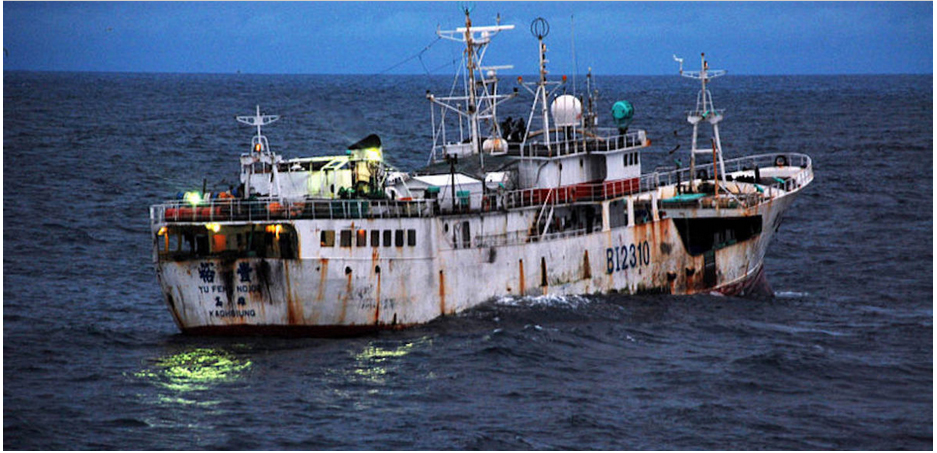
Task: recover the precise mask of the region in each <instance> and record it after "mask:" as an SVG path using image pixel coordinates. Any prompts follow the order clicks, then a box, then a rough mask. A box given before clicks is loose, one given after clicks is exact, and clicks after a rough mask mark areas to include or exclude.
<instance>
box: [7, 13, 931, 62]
mask: <svg viewBox="0 0 937 453" xmlns="http://www.w3.org/2000/svg"><path fill="white" fill-rule="evenodd" d="M461 5H462V3H456V2H412V3H411V2H388V3H380V2H351V3H348V2H295V3H294V2H289V3H280V2H197V3H196V2H10V1H4V2H3V49H4V57H3V69H4V70H32V71H104V72H168V73H235V72H238V71H240V72H242V73H256V74H380V73H386V74H425V73H430V74H439V75H449V74H452V72H453V62H454V61H457V60H458V59H459V57H460V55H461V51H462V48H461V47H459V45H458V44H457V43H453V42H449V41H445V40H438V39H437V37H436V33H435V32H436V29H437V27H441V28H442V29H444V30H447V29H454V28H455V27H459V26H463V25H464V21H465V16H464V13H463V12H462V9H461ZM470 6H471V7H472V11H471V16H472V23H473V24H474V25H475V26H479V25H493V24H494V23H495V18H496V16H497V15H500V17H501V23H502V24H514V25H515V26H516V28H515V29H514V30H511V31H506V32H503V33H501V34H500V35H499V36H498V37H497V38H496V39H495V41H494V42H493V44H492V45H491V46H490V49H489V52H488V55H487V59H486V60H485V63H486V64H491V65H495V64H513V65H514V69H513V70H511V71H502V73H507V74H534V73H536V71H537V69H536V68H537V41H536V38H534V37H533V36H532V35H531V33H530V23H531V21H532V20H534V19H536V18H537V17H543V18H545V19H546V20H547V21H548V22H549V24H550V33H549V35H547V37H546V38H545V42H546V44H547V46H548V48H549V52H548V54H547V58H548V59H549V60H550V63H549V64H548V69H550V70H551V73H553V74H556V73H571V72H572V71H574V70H575V71H577V72H578V73H580V74H581V73H584V72H585V70H586V69H587V68H590V67H591V68H592V69H593V71H594V72H595V73H597V74H605V75H618V74H622V75H661V74H673V73H674V71H675V70H676V67H677V66H676V63H675V62H674V60H673V55H674V54H676V55H678V56H680V57H683V58H684V59H685V60H686V62H687V63H686V68H687V69H698V65H699V58H698V57H699V54H700V53H701V52H705V53H706V54H707V59H709V60H710V61H711V65H712V67H713V68H722V69H727V70H729V71H730V72H732V73H734V74H747V75H775V74H796V75H800V74H900V73H915V74H932V73H933V55H934V51H933V42H934V39H933V36H934V32H933V23H934V17H933V16H934V13H933V3H931V2H882V3H879V2H848V3H839V2H819V3H813V2H806V3H803V2H778V3H774V2H753V3H736V2H714V3H710V2H661V3H657V2H650V3H644V2H638V3H632V2H597V3H592V2H475V3H474V4H470ZM574 44H575V45H574Z"/></svg>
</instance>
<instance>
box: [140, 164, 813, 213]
mask: <svg viewBox="0 0 937 453" xmlns="http://www.w3.org/2000/svg"><path fill="white" fill-rule="evenodd" d="M781 156H783V157H784V159H785V160H786V163H787V165H786V166H785V167H784V168H791V167H799V168H800V170H799V171H797V172H795V173H793V174H792V175H790V176H789V177H787V178H785V179H780V178H778V179H777V180H776V181H775V182H774V183H773V184H765V185H764V186H765V188H764V189H763V190H764V192H765V195H766V196H769V197H770V196H775V195H776V194H778V193H780V192H779V191H784V192H790V191H792V190H797V189H799V188H800V187H803V186H804V185H806V184H808V183H809V182H810V181H811V180H812V179H813V164H812V161H811V159H810V157H809V156H807V155H804V154H797V153H788V154H762V155H757V156H746V157H740V158H736V159H729V160H726V161H725V168H726V172H727V173H734V172H741V171H746V172H747V171H754V169H755V168H756V167H758V168H762V169H764V168H769V167H777V165H776V160H777V159H778V158H779V157H781ZM710 165H711V164H710ZM704 169H706V164H702V165H699V166H697V170H704ZM706 171H707V172H708V170H706ZM708 178H709V176H708V173H707V176H706V178H702V179H708ZM693 179H700V178H698V177H697V178H693ZM690 180H691V178H690V170H689V169H688V168H682V169H678V170H672V171H666V172H653V173H648V174H645V175H642V176H641V177H640V178H632V179H625V180H619V181H609V182H603V183H595V184H577V185H573V186H566V187H560V188H538V189H521V190H514V191H508V192H494V193H486V194H473V196H472V197H471V198H470V200H469V202H468V203H465V204H460V203H458V202H457V203H456V206H455V207H452V203H451V202H450V201H449V200H446V201H443V200H436V199H424V200H413V201H392V200H321V199H305V200H301V201H287V200H280V199H267V200H232V199H227V200H211V201H208V202H203V203H199V204H196V205H192V204H190V203H188V202H186V201H183V200H175V201H171V202H167V203H163V204H158V205H154V206H152V207H151V209H150V218H151V219H152V220H153V221H154V222H156V223H164V222H224V221H248V222H260V221H277V220H293V219H364V218H368V219H371V218H405V217H433V216H438V215H444V214H446V215H447V214H466V213H477V212H489V211H497V210H504V209H518V208H526V207H531V206H537V207H542V206H544V205H547V206H549V205H562V204H569V203H577V202H597V201H604V200H608V199H612V198H617V197H620V196H622V195H630V194H635V193H641V192H647V191H650V190H654V189H657V188H658V187H660V186H663V185H672V184H677V183H678V182H684V183H685V182H688V181H690ZM756 184H760V183H757V182H756ZM749 201H751V200H749ZM446 205H449V206H446Z"/></svg>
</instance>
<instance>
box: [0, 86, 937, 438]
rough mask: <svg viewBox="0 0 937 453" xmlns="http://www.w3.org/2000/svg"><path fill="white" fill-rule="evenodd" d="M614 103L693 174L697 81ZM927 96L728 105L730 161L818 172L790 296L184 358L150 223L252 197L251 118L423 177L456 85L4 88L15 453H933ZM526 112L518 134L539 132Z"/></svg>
mask: <svg viewBox="0 0 937 453" xmlns="http://www.w3.org/2000/svg"><path fill="white" fill-rule="evenodd" d="M582 79H583V78H581V77H580V79H579V81H580V82H581V81H582ZM597 82H598V87H599V89H600V93H601V96H602V98H601V99H600V102H599V112H600V114H601V115H602V116H601V119H602V120H603V123H606V122H607V121H608V119H609V115H608V114H607V113H606V112H608V111H609V108H610V106H611V104H612V103H613V102H614V101H616V100H619V99H627V100H629V101H631V102H632V103H633V104H634V105H635V108H636V111H637V113H636V120H635V123H634V125H633V126H632V128H643V129H646V130H647V131H648V134H649V136H650V137H651V139H652V140H653V142H654V146H652V148H650V149H649V150H647V151H646V152H645V153H644V154H643V161H644V168H645V171H650V170H653V169H654V167H655V166H657V165H670V164H672V162H673V159H674V158H681V159H682V160H683V161H684V162H686V159H687V158H686V153H685V152H684V150H686V149H687V148H688V147H689V138H690V128H689V126H688V125H687V123H686V120H685V116H684V111H686V110H688V109H690V108H691V107H693V104H694V102H695V96H696V92H697V90H698V87H697V85H695V84H694V83H693V81H690V80H686V79H681V78H680V77H678V76H673V77H663V76H661V77H625V76H621V77H601V76H600V77H597ZM932 83H933V78H932V77H931V76H930V75H924V76H775V77H746V76H734V75H728V76H726V77H723V78H719V79H716V80H715V82H714V83H713V84H712V90H713V94H714V98H715V102H716V106H717V107H719V108H725V109H727V112H726V116H725V120H724V121H723V123H722V124H721V126H722V127H721V132H722V138H723V144H724V148H725V152H726V157H728V158H731V157H738V156H742V155H746V154H755V153H766V152H767V153H773V152H781V151H784V152H798V153H807V154H809V155H810V156H812V158H813V161H814V168H815V172H816V180H815V181H814V183H813V184H812V185H810V186H809V187H808V188H807V189H806V190H805V191H804V192H803V193H802V195H801V197H800V198H799V199H797V201H796V202H795V203H794V206H793V209H792V210H791V211H790V212H788V213H787V215H786V216H785V220H784V223H783V224H782V226H781V229H780V232H779V234H778V236H777V237H776V240H775V242H774V243H773V244H772V245H771V248H770V249H769V251H768V255H767V258H766V261H765V265H766V270H767V276H768V280H769V282H770V283H771V285H772V286H773V288H774V291H775V294H776V295H775V297H774V298H770V299H763V300H751V299H741V298H734V297H717V296H710V295H700V296H691V297H669V296H641V297H630V296H621V295H608V296H589V297H570V298H551V297H543V298H524V299H504V300H499V301H492V302H490V303H487V304H485V305H483V306H481V307H479V308H477V309H473V310H470V311H468V312H465V313H462V314H459V315H457V316H451V317H447V318H444V319H439V320H437V321H435V322H432V323H430V324H428V325H425V326H421V327H417V328H414V329H411V330H407V331H401V332H385V333H380V334H375V335H370V336H364V337H358V338H350V339H283V338H254V337H248V338H212V337H187V336H182V335H181V334H179V333H178V330H177V328H176V326H175V325H174V324H173V321H172V317H171V315H170V313H169V311H168V310H167V308H166V307H165V306H164V302H163V300H162V298H161V296H160V292H159V288H158V285H157V281H156V276H155V271H154V268H153V264H152V261H151V259H152V258H151V240H150V238H149V219H148V208H149V206H150V205H151V204H154V203H158V202H160V201H163V200H165V199H168V198H171V197H172V196H173V194H174V193H176V192H177V191H182V190H191V189H200V188H201V185H202V180H203V178H207V182H208V185H209V189H210V190H211V189H212V188H220V189H227V187H228V185H229V184H234V183H235V181H236V180H237V171H238V162H237V157H238V155H239V154H240V153H241V152H246V151H247V150H248V147H249V146H250V137H251V135H252V133H253V131H252V130H251V128H249V127H246V126H242V125H240V124H238V123H236V122H235V121H234V116H235V115H249V114H252V113H253V112H254V108H255V105H257V104H260V105H261V108H262V109H263V110H264V111H265V112H267V113H276V114H280V115H283V119H282V120H281V121H279V122H278V123H276V124H274V125H272V126H270V127H268V128H267V129H266V132H267V136H268V138H269V139H270V143H271V146H272V148H273V150H274V151H277V152H282V153H283V154H284V155H285V156H286V157H297V156H306V155H323V154H334V153H338V152H342V151H343V150H344V149H345V147H346V146H347V145H348V144H350V143H352V142H354V141H357V140H358V139H360V138H362V137H364V136H365V135H367V134H369V133H371V132H375V133H378V134H379V135H380V136H381V137H382V139H383V141H384V150H385V156H387V157H388V158H389V160H390V161H391V162H392V163H394V164H395V165H396V166H397V167H399V168H401V169H403V170H412V169H415V168H418V167H420V166H422V165H423V164H424V163H425V162H426V160H427V158H428V156H429V152H430V143H431V137H430V133H431V131H430V125H429V122H430V115H429V113H430V112H429V104H428V102H427V101H426V99H425V91H426V90H427V89H430V90H433V91H434V92H435V93H440V94H447V93H448V90H449V87H450V85H451V79H449V78H448V77H446V78H443V77H434V78H430V77H427V76H388V77H367V76H257V75H171V74H97V73H24V72H5V73H4V76H3V447H4V448H5V449H15V450H20V449H41V450H46V449H51V450H59V449H66V450H71V449H124V450H150V449H187V450H188V449H248V450H252V449H287V450H290V449H313V450H315V449H495V450H497V449H519V450H526V449H626V450H631V449H639V450H640V449H664V450H669V449H756V450H759V449H796V450H800V449H807V450H814V449H821V450H822V449H863V450H864V449H872V450H877V449H925V450H927V449H931V448H932V447H933V378H932V376H933V254H932V250H933V187H934V182H933V181H934V179H933V156H934V144H933V130H932V124H933V114H934V112H933V105H934V103H933V91H932ZM505 85H506V86H508V89H510V88H511V87H513V86H514V82H513V78H511V77H508V78H507V81H506V82H505ZM522 92H523V90H522ZM522 99H523V100H521V101H519V102H518V103H517V105H515V106H514V107H513V110H512V108H505V109H502V110H501V114H502V117H504V116H507V115H510V114H514V115H515V117H516V116H518V115H519V114H520V113H524V114H525V116H526V111H527V109H529V105H528V104H527V98H523V97H522ZM606 124H607V123H606ZM677 144H682V147H681V150H680V151H678V152H677V153H675V154H673V155H669V154H668V151H669V150H670V149H672V148H673V147H675V146H676V145H677ZM480 284H483V282H480Z"/></svg>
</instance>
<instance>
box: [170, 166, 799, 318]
mask: <svg viewBox="0 0 937 453" xmlns="http://www.w3.org/2000/svg"><path fill="white" fill-rule="evenodd" d="M773 157H774V156H764V159H762V160H769V159H770V158H773ZM790 157H791V159H792V160H793V159H798V161H799V162H800V165H798V166H789V167H785V169H782V170H781V171H780V172H779V171H778V169H777V168H770V167H766V168H763V169H762V170H761V173H762V174H764V173H769V172H771V171H774V172H775V173H774V174H776V175H781V176H784V179H783V180H784V181H785V183H784V184H777V185H776V186H775V187H769V188H768V189H767V193H766V194H758V193H757V192H756V191H755V190H754V188H755V186H756V184H750V183H736V184H735V186H734V187H731V188H729V190H736V191H738V192H739V193H743V192H745V191H748V192H749V193H750V195H751V196H752V197H755V198H757V200H758V201H757V202H756V203H754V204H752V205H750V206H744V205H727V206H724V207H720V206H716V205H713V206H710V205H707V203H708V202H713V201H714V199H709V201H707V197H695V199H690V200H686V199H681V198H679V196H677V195H676V192H677V191H678V189H677V187H678V185H674V184H671V185H662V186H660V187H657V188H655V189H654V190H650V191H643V192H636V193H633V194H628V195H622V196H618V197H610V198H608V199H606V200H601V201H586V202H581V201H574V200H567V203H557V205H556V206H555V209H557V210H558V211H559V210H560V209H564V208H565V209H567V210H569V211H573V212H575V210H579V211H580V212H583V210H588V209H591V210H593V211H594V212H595V213H596V215H595V217H594V219H593V222H592V225H589V226H588V230H587V229H583V228H577V227H578V226H581V225H579V224H573V225H569V228H568V229H565V230H563V231H557V232H555V233H553V234H550V235H539V234H537V232H536V231H535V229H531V228H529V225H530V224H531V223H533V222H534V220H535V219H536V218H537V216H538V213H539V211H540V209H541V208H540V207H539V206H537V205H534V206H529V207H527V208H515V209H510V210H504V209H492V210H490V211H488V212H465V213H458V212H453V213H449V214H440V215H436V214H435V213H434V212H433V207H432V204H421V203H416V202H412V203H408V204H406V205H404V206H406V208H405V209H406V210H407V211H408V212H409V216H399V217H395V218H387V217H385V216H383V215H381V214H380V213H381V212H382V211H381V210H382V209H390V208H394V209H396V210H398V211H399V210H400V209H401V203H396V204H394V203H390V202H387V204H386V205H384V206H382V205H380V204H377V205H375V204H372V205H371V206H370V209H367V210H366V209H361V210H354V209H347V207H348V206H349V205H350V206H355V202H336V201H331V202H329V203H330V205H331V206H332V207H333V210H332V212H330V213H329V217H331V218H303V217H308V216H309V212H315V208H314V207H310V206H309V204H308V203H306V204H304V206H303V210H304V211H299V210H298V209H292V210H288V209H284V210H283V211H282V212H281V213H279V214H276V213H271V212H270V211H263V212H262V213H261V214H260V215H259V217H260V218H252V219H251V220H250V221H232V220H224V219H225V218H226V217H231V215H229V214H227V213H226V210H224V209H221V206H223V204H222V203H219V206H218V208H214V209H210V210H208V211H207V215H209V216H212V217H213V218H211V219H205V218H200V217H198V216H199V215H200V214H205V212H204V211H203V212H201V213H199V212H198V211H193V212H191V213H190V212H180V211H176V212H172V211H171V208H169V209H164V210H163V211H162V212H160V213H155V214H154V218H156V219H161V220H160V221H157V222H154V224H153V228H154V232H158V231H159V230H160V229H163V230H162V231H163V234H162V235H154V237H155V238H157V239H156V241H165V242H166V244H165V245H166V247H162V246H163V245H164V244H159V243H156V244H154V255H155V261H156V267H157V274H158V280H159V283H160V287H161V289H162V292H163V295H164V298H165V301H166V303H167V306H168V308H169V310H170V311H171V313H172V315H173V318H174V320H175V322H176V324H177V325H178V327H179V329H180V330H181V331H183V332H186V333H195V334H236V335H237V334H301V335H322V336H333V335H353V334H358V333H363V332H368V331H374V330H380V329H399V328H403V327H407V326H412V325H416V324H422V323H426V322H429V321H431V320H433V319H435V318H438V317H440V316H445V315H451V314H455V313H459V312H461V311H464V310H466V309H470V308H472V307H474V306H477V305H479V304H482V303H485V302H486V301H491V300H493V299H497V298H501V297H504V296H517V297H524V296H541V295H554V296H564V295H582V294H606V293H620V294H642V293H660V294H694V293H710V292H719V293H723V294H726V295H739V294H741V295H746V294H751V293H756V292H758V290H759V289H763V288H764V287H765V282H764V267H763V262H764V257H765V251H766V250H767V247H768V244H769V243H770V242H771V240H772V237H773V235H774V234H775V231H776V230H777V228H778V226H779V224H780V221H781V217H782V215H783V213H784V212H785V211H786V210H787V209H788V208H789V206H790V205H791V203H792V202H793V200H794V199H795V198H796V196H797V195H798V193H799V191H800V190H801V189H802V188H803V186H806V185H807V184H809V182H810V181H811V180H812V177H813V176H812V167H811V165H810V161H809V158H808V157H806V156H801V155H794V156H790ZM756 160H757V156H756V158H755V159H754V160H751V161H752V162H756ZM753 173H754V172H751V171H740V172H737V173H736V174H735V176H737V177H739V178H738V179H744V175H745V174H753ZM775 178H777V176H775ZM778 179H779V180H780V179H781V178H778ZM684 184H686V183H684ZM668 197H669V198H668ZM752 197H750V198H752ZM670 200H677V201H678V202H668V201H670ZM645 201H649V202H650V206H651V208H652V209H651V210H650V212H648V213H646V215H647V218H646V219H643V218H636V216H635V215H634V212H635V206H636V205H639V204H641V203H642V202H645ZM336 203H344V204H345V205H346V206H345V208H346V209H345V211H344V212H343V213H342V214H339V215H336V213H335V212H334V206H335V205H336ZM358 205H359V206H360V203H358ZM495 207H497V206H495ZM235 209H236V208H235ZM421 209H422V211H421ZM318 211H320V212H321V211H322V210H321V209H319V210H318ZM616 211H620V212H621V213H622V215H621V216H620V217H619V218H618V219H616V217H615V212H616ZM255 212H256V210H255ZM167 213H168V214H169V215H168V216H167ZM628 214H632V215H630V216H629V215H628ZM180 215H181V216H182V217H179V216H180ZM187 215H191V216H192V218H191V219H190V218H186V217H185V216H187ZM173 216H175V217H173ZM336 217H337V218H336ZM581 217H585V216H581ZM206 221H210V222H213V224H217V225H218V227H217V228H218V229H219V231H221V232H225V231H227V232H230V233H229V234H228V235H226V236H224V237H225V240H226V241H227V243H228V244H229V245H231V246H233V245H234V244H236V243H238V242H243V241H244V239H242V238H240V237H238V236H247V234H246V233H245V234H243V235H242V234H239V233H237V231H238V228H249V229H250V230H251V231H253V232H254V237H258V238H259V237H260V236H264V240H263V242H262V243H263V244H264V246H265V248H257V253H256V255H257V256H244V255H245V253H244V252H243V249H242V250H241V251H240V252H236V253H230V254H227V255H226V254H225V253H224V252H221V253H211V251H212V250H213V246H214V243H216V242H219V241H218V240H217V239H214V238H213V239H211V240H210V241H203V242H210V243H211V244H212V246H210V247H209V248H208V250H209V252H208V254H209V256H205V257H193V256H188V257H183V259H178V258H179V257H178V256H177V259H175V260H174V259H167V257H168V256H169V255H171V254H173V253H175V252H173V251H172V247H171V245H170V244H169V238H170V237H171V236H172V235H173V234H178V235H179V236H180V239H179V244H181V243H182V242H183V239H182V236H184V235H186V234H188V233H186V232H187V231H194V232H205V231H207V230H206V229H205V225H206ZM582 223H585V222H582ZM615 223H621V225H617V226H615V225H614V224H615ZM518 227H520V228H518ZM258 232H262V233H261V234H260V235H258ZM207 234H209V235H210V232H208V233H207ZM214 236H215V237H218V236H221V235H220V234H216V235H214ZM194 242H195V243H196V244H197V243H198V242H199V241H198V240H197V239H196V240H195V241H194ZM258 242H260V241H259V240H258ZM219 247H221V246H220V245H219ZM247 255H250V253H248V254H247ZM160 257H162V259H160Z"/></svg>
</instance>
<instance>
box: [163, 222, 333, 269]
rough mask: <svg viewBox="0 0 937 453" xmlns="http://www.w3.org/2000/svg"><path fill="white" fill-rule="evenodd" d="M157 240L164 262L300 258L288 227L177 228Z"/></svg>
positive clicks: (256, 225) (283, 225)
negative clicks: (205, 259) (210, 259)
mask: <svg viewBox="0 0 937 453" xmlns="http://www.w3.org/2000/svg"><path fill="white" fill-rule="evenodd" d="M323 233H324V232H323ZM332 237H333V240H334V235H333V236H332ZM155 239H156V247H157V253H158V256H159V259H160V260H161V261H187V260H195V259H204V258H223V259H238V258H282V259H296V258H298V255H299V243H298V240H299V239H298V235H297V234H296V230H294V229H293V227H292V225H288V224H269V225H258V224H254V225H220V224H217V223H214V224H213V223H209V224H204V225H176V226H169V227H164V228H161V229H160V231H159V232H157V234H156V238H155Z"/></svg>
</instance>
